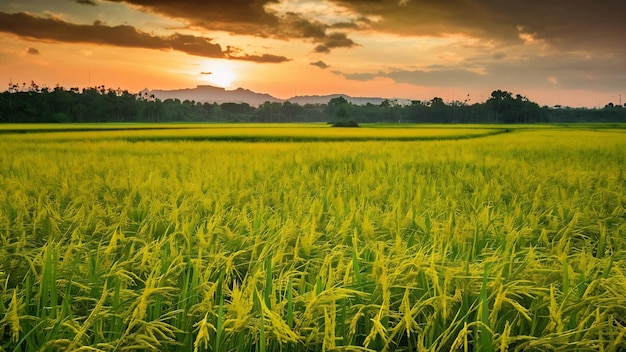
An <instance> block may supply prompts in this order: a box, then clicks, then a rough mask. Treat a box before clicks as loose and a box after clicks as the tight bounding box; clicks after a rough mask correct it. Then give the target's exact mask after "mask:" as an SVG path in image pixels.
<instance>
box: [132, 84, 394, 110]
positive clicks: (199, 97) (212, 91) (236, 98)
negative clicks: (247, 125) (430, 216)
mask: <svg viewBox="0 0 626 352" xmlns="http://www.w3.org/2000/svg"><path fill="white" fill-rule="evenodd" d="M141 94H144V95H146V96H148V95H154V97H155V98H157V99H159V100H161V101H163V100H166V99H179V100H180V101H185V100H193V101H196V102H200V103H211V104H212V103H218V104H222V103H247V104H250V105H252V106H259V105H262V104H263V103H265V102H266V101H269V102H272V103H283V102H285V101H289V102H291V103H294V104H299V105H306V104H326V103H328V102H329V101H330V100H331V99H333V98H337V97H344V98H345V99H346V100H347V101H348V102H350V103H352V104H354V105H366V104H368V103H369V104H374V105H380V103H382V102H383V101H384V100H385V99H384V98H375V97H372V98H366V97H351V96H349V95H345V94H329V95H300V96H295V97H291V98H289V99H279V98H276V97H274V96H271V95H269V94H266V93H257V92H253V91H251V90H249V89H243V88H237V89H235V90H226V89H224V88H220V87H214V86H210V85H199V86H197V87H196V88H186V89H176V90H148V89H144V90H142V91H141Z"/></svg>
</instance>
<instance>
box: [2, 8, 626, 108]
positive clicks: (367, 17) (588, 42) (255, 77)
mask: <svg viewBox="0 0 626 352" xmlns="http://www.w3.org/2000/svg"><path fill="white" fill-rule="evenodd" d="M624 16H626V1H624V0H541V1H539V0H525V1H521V0H446V1H443V0H315V1H313V0H248V1H245V0H228V1H214V0H176V1H172V0H2V1H1V2H0V84H4V85H5V88H4V89H1V88H2V87H0V91H4V90H6V89H8V86H9V84H10V83H17V84H22V82H25V83H27V84H30V82H31V81H34V82H35V83H37V84H39V85H46V86H48V87H54V86H56V85H57V84H58V85H61V86H63V87H66V88H69V87H91V86H100V85H105V86H106V87H111V88H118V87H120V88H122V89H125V90H128V91H130V92H138V91H139V90H141V89H144V88H148V89H181V88H192V87H195V86H197V85H205V84H208V85H214V86H220V87H224V88H226V89H236V88H238V87H243V88H246V89H250V90H253V91H256V92H260V93H269V94H271V95H273V96H275V97H277V98H283V99H285V98H289V97H291V96H296V95H326V94H334V93H344V94H348V95H351V96H365V97H382V98H403V99H412V100H430V99H432V98H433V97H441V98H442V99H443V100H444V101H446V102H452V101H465V102H468V103H470V104H471V103H476V102H484V101H485V100H486V99H487V98H488V97H489V96H490V94H491V92H492V91H494V90H497V89H501V90H506V91H510V92H512V93H513V94H521V95H523V96H526V97H527V98H529V99H530V100H532V101H535V102H537V103H539V104H540V105H549V106H553V105H563V106H572V107H602V106H604V105H606V104H607V103H609V102H612V103H614V104H619V103H621V104H624V103H626V43H625V39H626V38H625V37H626V20H624Z"/></svg>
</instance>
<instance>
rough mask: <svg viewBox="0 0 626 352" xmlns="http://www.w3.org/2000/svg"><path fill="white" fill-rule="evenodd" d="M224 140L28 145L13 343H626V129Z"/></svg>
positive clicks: (4, 323) (204, 134) (12, 183)
mask: <svg viewBox="0 0 626 352" xmlns="http://www.w3.org/2000/svg"><path fill="white" fill-rule="evenodd" d="M466 127H467V128H469V129H475V127H472V126H466ZM194 128H195V127H194ZM221 128H223V129H224V130H222V131H221V132H220V131H216V130H215V129H217V127H215V128H213V129H211V128H206V129H205V128H203V127H202V126H200V127H198V128H197V129H196V130H194V129H190V130H189V129H187V130H181V131H178V130H176V131H174V130H171V131H170V130H167V129H160V130H155V131H139V130H132V131H92V132H89V133H76V132H72V133H70V132H67V133H66V134H54V135H53V134H46V133H39V134H37V135H36V136H35V135H29V134H22V135H17V134H11V135H6V137H7V138H3V139H2V141H0V155H1V158H2V161H3V162H2V165H3V166H2V167H1V168H0V283H1V285H0V348H1V349H3V350H7V351H9V350H69V349H73V350H100V351H122V350H155V351H156V350H158V351H249V350H259V351H261V350H264V351H272V350H284V351H294V352H295V351H330V350H344V351H368V350H369V351H373V350H380V351H383V350H384V351H412V350H430V351H448V350H463V351H470V350H472V351H473V350H494V351H495V350H499V351H525V350H565V349H568V350H572V351H588V350H606V351H619V350H622V349H624V348H626V347H625V346H626V341H625V337H624V335H625V334H626V330H625V329H626V322H625V321H624V320H623V318H622V317H624V316H626V311H625V309H624V307H626V302H625V301H624V298H623V292H624V286H625V285H626V284H625V283H626V271H625V270H624V265H625V263H626V254H625V253H626V251H625V247H624V245H623V244H622V243H623V241H622V238H621V237H622V235H623V234H624V233H625V230H626V220H625V219H626V216H625V211H626V210H625V209H626V196H625V193H624V185H626V179H625V174H624V173H623V171H622V170H623V162H624V157H623V150H624V147H625V144H626V140H625V139H624V134H623V133H622V132H621V131H615V130H606V131H603V132H597V131H589V130H585V129H582V128H567V129H560V128H554V127H549V128H541V129H538V128H527V129H522V128H516V129H515V130H512V131H509V132H508V133H505V134H497V135H490V136H484V135H483V136H482V137H481V138H474V139H463V140H460V139H446V138H448V137H451V136H453V135H454V136H458V134H459V133H465V132H467V131H465V130H464V129H465V127H464V128H458V127H451V128H452V129H455V131H450V133H448V132H446V131H443V130H439V131H437V130H436V129H435V128H432V127H428V128H430V130H428V131H426V132H422V131H420V130H419V128H416V127H411V128H409V129H407V130H406V131H400V130H393V131H391V130H385V129H382V128H374V127H372V128H371V129H368V130H366V131H365V132H363V131H361V132H354V133H362V134H361V135H358V134H355V135H331V136H324V133H327V132H326V131H328V133H331V134H334V133H339V134H341V133H344V132H335V131H330V130H327V129H325V128H322V127H319V126H313V127H311V126H289V127H280V126H272V128H270V129H263V130H261V129H259V130H255V128H258V126H256V127H253V126H248V127H245V128H242V129H240V130H238V129H237V128H234V127H232V126H222V127H221ZM311 128H315V129H316V130H315V131H312V130H308V129H311ZM279 129H280V130H279ZM436 132H439V133H440V135H439V137H442V136H443V137H445V138H444V139H441V138H439V139H437V140H434V139H433V138H430V140H419V139H415V138H417V137H420V136H430V137H433V136H435V135H436ZM473 132H476V133H479V134H482V133H483V132H484V131H478V130H475V131H473ZM473 132H472V133H473ZM64 133H65V132H64ZM212 133H213V134H212ZM238 133H239V134H238ZM346 133H347V132H346ZM351 133H352V132H351ZM468 133H469V132H468ZM472 133H470V134H472ZM212 136H217V137H219V138H231V139H227V140H219V138H217V139H215V138H213V137H212ZM66 137H67V138H70V139H69V140H71V141H72V142H71V143H67V142H66V141H64V140H63V138H66ZM260 137H262V138H265V139H258V138H260ZM291 137H294V138H295V139H294V140H290V141H286V139H288V138H291ZM405 137H406V138H405ZM408 137H410V138H413V139H414V140H407V138H408ZM212 138H213V139H212ZM298 138H299V139H298ZM345 138H349V141H347V140H345ZM410 138H409V139H410ZM420 138H421V137H420ZM455 138H456V137H455ZM329 140H333V142H332V143H329ZM341 140H343V141H341ZM250 142H254V143H250Z"/></svg>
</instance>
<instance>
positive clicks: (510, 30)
mask: <svg viewBox="0 0 626 352" xmlns="http://www.w3.org/2000/svg"><path fill="white" fill-rule="evenodd" d="M329 1H331V2H333V3H335V4H337V5H340V6H344V7H346V8H349V9H351V10H352V11H354V12H356V13H359V14H361V15H362V16H364V17H366V18H374V17H376V18H377V19H378V20H377V21H372V23H370V26H371V29H372V30H374V31H378V32H385V33H391V34H396V35H402V36H446V35H450V34H457V35H464V36H470V37H474V38H482V39H484V40H495V41H497V42H498V43H500V44H501V45H503V44H507V43H508V44H511V43H514V44H522V43H523V42H524V38H527V39H528V38H533V39H535V40H542V41H544V42H545V43H547V44H548V45H550V46H553V47H555V48H559V49H561V50H616V49H617V50H620V51H622V50H626V49H619V48H624V47H625V46H624V45H623V34H624V33H626V21H624V20H623V14H624V13H626V2H624V1H622V0H604V1H596V2H590V1H588V0H551V1H501V0H483V1H465V0H454V1H431V0H411V1H400V3H398V1H397V0H393V1H391V0H389V1H371V0H329Z"/></svg>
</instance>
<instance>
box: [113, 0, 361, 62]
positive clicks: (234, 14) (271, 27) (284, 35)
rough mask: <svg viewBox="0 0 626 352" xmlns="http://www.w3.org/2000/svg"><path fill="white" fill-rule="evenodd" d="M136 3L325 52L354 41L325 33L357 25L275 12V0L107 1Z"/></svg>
mask: <svg viewBox="0 0 626 352" xmlns="http://www.w3.org/2000/svg"><path fill="white" fill-rule="evenodd" d="M109 1H112V2H122V3H126V4H129V5H133V6H138V7H139V8H140V9H141V10H142V11H145V12H150V13H155V14H159V15H162V16H166V17H170V18H176V19H182V20H184V21H187V22H188V23H189V24H190V26H191V27H195V28H201V29H204V30H209V31H225V32H228V33H232V34H238V35H251V36H257V37H265V38H276V39H282V40H292V39H304V40H310V41H312V42H313V43H315V44H318V45H317V47H316V48H315V51H316V52H318V53H329V52H330V51H331V50H332V49H334V48H339V47H345V48H350V47H353V46H355V45H356V44H355V43H354V42H353V41H352V40H351V39H349V38H348V37H347V34H346V33H334V32H333V33H329V32H328V30H329V29H331V28H334V29H354V28H358V27H359V24H358V23H365V21H364V20H363V19H357V21H358V23H357V22H352V21H346V22H342V23H335V24H328V23H323V22H321V21H319V20H317V19H314V18H308V17H307V14H306V13H296V12H293V11H287V12H284V13H282V12H279V11H276V10H273V9H272V5H277V4H279V3H280V1H279V0H230V1H227V2H223V1H206V0H182V1H171V0H109Z"/></svg>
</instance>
